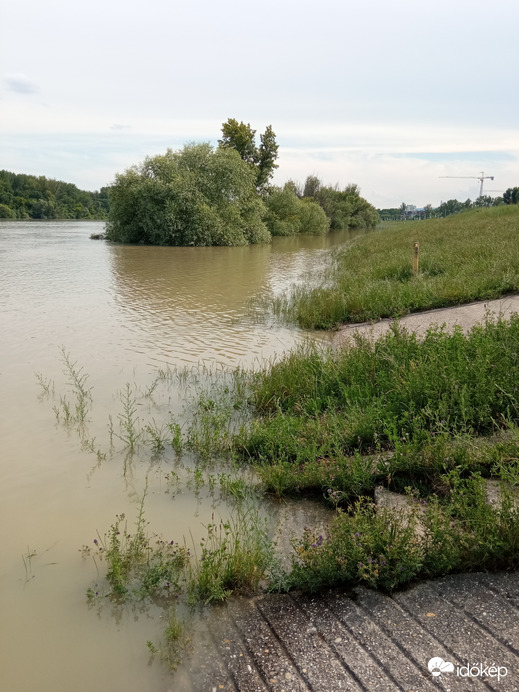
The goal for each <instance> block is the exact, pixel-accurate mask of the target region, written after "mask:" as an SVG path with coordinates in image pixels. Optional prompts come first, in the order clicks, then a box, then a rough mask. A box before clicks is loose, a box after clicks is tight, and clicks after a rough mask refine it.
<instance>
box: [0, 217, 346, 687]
mask: <svg viewBox="0 0 519 692" xmlns="http://www.w3.org/2000/svg"><path fill="white" fill-rule="evenodd" d="M101 230H102V224H99V223H94V222H3V223H0V286H1V291H0V319H1V332H0V349H1V356H2V358H1V361H0V405H1V410H2V416H1V417H0V471H1V474H2V483H1V484H0V508H1V509H0V511H1V516H0V542H1V543H0V544H1V546H2V560H1V562H0V620H1V622H2V627H1V628H0V671H1V676H2V689H5V690H13V691H14V690H38V692H50V691H51V690H52V692H61V691H63V692H65V690H67V691H68V690H71V689H73V690H74V691H75V692H92V690H105V689H109V690H111V692H119V690H120V691H121V692H122V691H123V690H124V692H142V690H150V691H151V690H153V691H155V690H156V691H159V690H162V689H168V685H169V683H168V681H167V679H164V673H163V671H162V670H161V668H160V666H158V665H154V666H151V667H148V666H147V663H148V653H149V652H148V651H147V649H146V645H145V644H146V641H147V640H154V639H156V637H157V633H158V632H160V630H161V623H160V622H159V621H158V619H157V617H152V615H154V613H152V612H147V613H135V612H132V611H131V609H130V610H126V611H124V613H123V614H122V615H121V618H120V619H119V620H117V619H114V618H113V617H112V615H111V614H110V611H109V609H108V608H107V609H103V610H102V611H101V612H99V613H97V612H96V611H95V610H89V609H88V607H87V603H86V597H85V592H86V589H87V587H88V586H90V585H91V583H92V581H94V580H95V579H96V578H97V574H96V569H95V566H94V565H93V564H92V563H91V562H89V563H83V562H82V558H81V554H80V552H79V549H80V548H81V546H82V545H83V544H84V543H89V542H91V541H92V539H93V538H94V537H95V535H96V530H99V531H105V530H107V528H108V527H109V526H110V524H111V523H113V520H114V517H115V515H116V514H118V513H121V512H125V513H126V514H127V516H128V517H134V516H135V513H136V509H137V506H138V502H139V498H140V497H141V496H142V490H143V487H144V484H145V478H146V477H148V483H149V492H148V497H147V504H146V512H147V519H148V520H149V521H150V525H151V526H153V529H154V530H156V531H158V532H160V533H164V534H165V535H167V536H168V537H171V538H172V539H175V540H178V539H179V538H180V537H181V536H182V535H189V534H190V533H191V534H192V535H193V536H194V537H195V540H196V536H197V535H198V533H199V532H200V531H202V529H203V526H202V525H203V524H207V522H208V521H210V518H211V516H212V514H213V513H214V512H225V511H226V510H225V507H224V506H223V505H222V504H221V503H219V501H217V500H214V498H211V497H209V496H204V495H203V494H202V495H201V494H200V493H196V492H194V491H193V489H192V488H191V489H189V488H185V489H184V490H183V491H182V492H177V493H172V492H171V488H170V487H169V486H168V484H167V482H166V481H165V477H166V475H167V474H168V473H169V472H170V471H171V470H172V468H173V467H172V466H171V464H172V461H171V459H169V461H168V462H167V464H166V466H167V468H165V467H164V462H161V461H160V459H154V458H153V456H152V455H150V453H149V450H148V451H147V453H146V454H145V455H144V457H142V458H141V457H140V456H139V455H135V456H134V457H133V458H131V459H130V460H128V459H126V461H125V458H124V456H122V455H118V456H117V455H116V456H113V457H110V456H108V457H107V460H106V461H105V462H103V463H96V457H95V455H93V454H92V453H91V451H89V450H88V449H86V448H85V446H83V448H82V447H81V444H80V439H79V436H78V431H77V429H76V428H77V426H69V428H68V429H66V428H63V427H62V426H61V425H59V424H57V421H56V416H55V414H54V413H53V410H52V405H53V402H52V400H51V399H49V398H46V397H43V400H42V401H39V400H38V394H39V393H41V392H40V390H39V388H38V385H37V382H36V378H35V372H39V373H42V375H43V376H44V377H46V378H48V379H49V380H52V382H53V384H54V386H55V389H56V392H57V393H58V394H57V396H59V394H60V393H61V392H63V391H66V390H67V387H68V386H69V385H68V384H67V381H68V377H67V375H66V374H64V372H63V363H62V362H61V361H60V356H59V349H60V347H63V348H64V349H65V350H66V351H67V352H68V353H70V355H71V358H72V359H73V361H75V362H77V364H78V367H82V368H84V370H83V372H85V373H87V374H88V377H89V380H88V384H89V386H91V387H92V397H93V400H94V407H93V411H92V414H91V415H90V416H89V420H88V425H87V428H88V430H86V431H84V432H83V433H82V434H84V435H85V436H88V439H89V440H90V441H91V444H92V449H96V446H97V445H101V444H103V440H105V441H106V439H107V434H108V433H107V427H108V426H107V420H108V414H109V413H112V414H113V415H114V417H115V419H116V420H117V413H118V412H119V411H120V405H121V402H120V396H119V393H120V391H121V389H122V388H123V387H124V384H125V383H126V382H132V383H134V382H136V383H140V384H141V385H146V383H148V384H149V380H150V377H151V376H152V375H151V372H152V370H153V369H154V367H156V366H158V365H163V364H164V363H167V364H171V365H184V364H193V365H195V364H197V363H200V362H205V363H207V362H209V363H217V364H224V365H236V364H239V363H241V364H244V365H250V364H251V363H254V362H257V361H258V360H261V359H262V358H268V357H269V356H271V355H272V354H276V353H280V352H282V351H283V350H285V349H287V348H291V347H292V346H293V345H294V344H296V343H298V342H299V341H301V340H302V339H304V338H305V334H304V333H303V332H301V331H300V330H297V329H291V328H289V327H287V326H282V325H279V324H276V323H275V322H274V321H273V320H272V319H271V318H268V317H267V318H266V319H265V320H263V322H261V321H258V320H257V318H256V317H254V316H252V315H251V314H250V311H249V303H250V301H251V300H254V299H257V298H258V297H262V296H269V295H271V294H274V293H276V292H279V291H282V290H284V289H286V288H287V287H289V286H290V284H291V283H292V282H294V281H297V280H298V279H299V278H300V277H301V276H302V275H303V274H304V273H305V272H307V271H311V270H315V268H316V267H318V266H319V262H320V258H321V257H322V255H323V253H324V252H325V251H326V249H327V248H329V247H331V246H332V245H334V244H338V243H340V242H344V241H345V240H347V239H348V237H349V236H348V235H347V234H335V235H330V236H328V237H326V238H279V239H275V240H274V242H273V243H272V245H268V246H254V247H240V248H150V247H132V246H125V247H121V246H111V245H109V244H107V243H105V242H102V241H92V240H90V239H89V236H90V234H91V233H93V232H99V231H101ZM136 386H137V385H136ZM55 403H56V402H54V404H55ZM181 405H182V401H181V400H180V398H179V396H178V392H177V393H176V394H175V393H173V394H172V395H171V397H170V399H169V400H167V401H166V403H165V404H164V407H165V409H164V410H166V411H168V410H169V409H171V410H172V412H173V414H174V413H175V411H176V410H177V409H179V408H180V407H181ZM139 407H140V408H139V415H141V412H143V414H142V415H144V412H145V413H146V415H148V416H150V415H153V407H152V404H151V403H149V402H148V403H146V401H144V400H141V401H140V402H139ZM204 497H205V499H204ZM28 556H32V557H31V558H30V560H29V559H28ZM28 564H29V565H30V569H29V570H28V569H27V565H28Z"/></svg>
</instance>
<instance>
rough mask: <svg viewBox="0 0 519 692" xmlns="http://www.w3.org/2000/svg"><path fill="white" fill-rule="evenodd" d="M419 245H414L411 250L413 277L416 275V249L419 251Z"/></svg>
mask: <svg viewBox="0 0 519 692" xmlns="http://www.w3.org/2000/svg"><path fill="white" fill-rule="evenodd" d="M419 247H420V246H419V243H415V244H414V249H413V275H414V276H416V275H417V274H418V249H419Z"/></svg>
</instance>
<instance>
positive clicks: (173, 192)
mask: <svg viewBox="0 0 519 692" xmlns="http://www.w3.org/2000/svg"><path fill="white" fill-rule="evenodd" d="M110 200H111V208H110V217H109V223H108V225H107V239H108V240H112V241H116V242H124V243H147V244H152V245H196V246H199V245H246V244H248V243H261V242H268V241H269V239H270V236H269V233H268V231H267V229H266V227H265V225H264V224H263V222H262V216H263V214H264V207H263V203H262V201H261V199H260V198H259V196H258V194H257V192H256V187H255V174H254V172H253V171H252V170H251V168H250V167H249V166H248V165H247V164H246V163H244V162H243V161H242V160H241V158H240V156H239V155H238V154H237V152H235V151H234V150H233V149H229V148H219V149H216V150H213V148H212V147H211V146H210V145H209V144H189V145H186V146H185V147H184V148H183V149H182V150H180V151H178V152H173V151H171V150H168V151H167V152H166V154H164V155H162V156H155V157H153V158H147V159H146V160H145V161H144V162H143V163H142V164H141V165H140V166H134V167H133V168H130V169H128V170H127V171H126V172H125V173H123V174H119V175H118V176H117V177H116V181H115V184H114V185H113V186H112V188H111V189H110Z"/></svg>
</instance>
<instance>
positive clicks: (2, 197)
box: [0, 170, 110, 219]
mask: <svg viewBox="0 0 519 692" xmlns="http://www.w3.org/2000/svg"><path fill="white" fill-rule="evenodd" d="M109 207H110V203H109V199H108V189H107V188H106V187H104V188H101V190H100V191H99V192H86V191H84V190H80V189H79V188H77V187H76V186H75V185H73V184H72V183H64V182H62V181H60V180H53V179H51V178H45V177H44V176H35V175H25V174H23V173H10V172H9V171H5V170H2V171H0V219H106V218H107V217H108V210H109Z"/></svg>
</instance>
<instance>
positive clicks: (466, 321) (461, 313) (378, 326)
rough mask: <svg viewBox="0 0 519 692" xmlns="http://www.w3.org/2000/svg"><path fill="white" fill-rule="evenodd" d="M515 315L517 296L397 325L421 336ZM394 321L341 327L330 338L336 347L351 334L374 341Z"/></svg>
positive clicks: (436, 312) (442, 311)
mask: <svg viewBox="0 0 519 692" xmlns="http://www.w3.org/2000/svg"><path fill="white" fill-rule="evenodd" d="M514 312H516V313H517V312H519V296H507V297H506V298H500V299H499V300H488V301H481V302H477V303H469V304H467V305H459V306H457V307H451V308H441V309H439V310H428V311H427V312H416V313H412V314H410V315H406V316H405V317H402V318H401V319H400V324H401V325H402V326H403V327H405V328H406V329H407V330H408V331H412V332H416V333H417V334H418V335H422V334H424V333H425V332H426V331H427V329H428V328H429V327H431V326H432V325H439V326H441V325H445V328H446V329H447V330H452V329H453V328H454V327H455V326H459V327H461V328H462V329H463V330H464V331H467V330H469V329H471V328H472V327H473V326H474V325H475V324H478V323H482V322H484V320H485V317H486V316H487V315H490V316H494V317H498V316H501V317H509V316H510V315H511V314H512V313H514ZM393 322H394V320H389V319H388V320H381V321H380V322H375V323H371V322H363V323H362V324H350V325H346V326H344V327H342V329H340V330H339V331H338V332H337V334H336V335H335V337H334V340H333V343H334V344H336V345H340V344H341V343H343V342H344V341H350V340H351V338H352V336H353V334H355V333H360V334H366V335H373V337H374V338H378V337H379V336H382V335H383V334H386V333H387V332H388V331H389V329H390V328H391V324H392V323H393Z"/></svg>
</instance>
